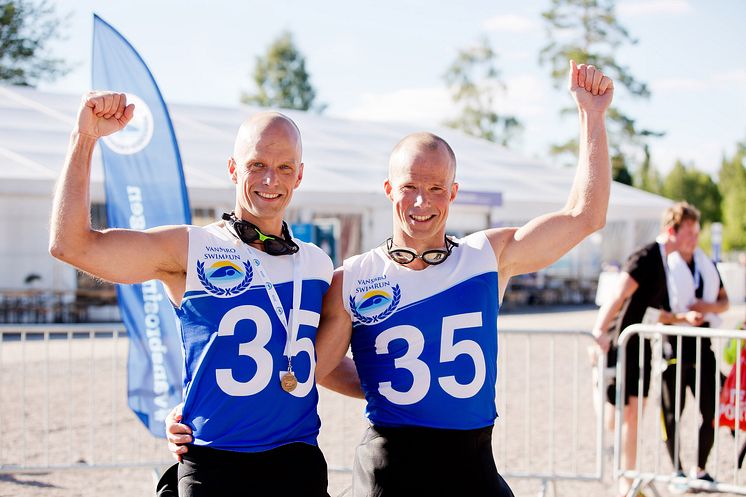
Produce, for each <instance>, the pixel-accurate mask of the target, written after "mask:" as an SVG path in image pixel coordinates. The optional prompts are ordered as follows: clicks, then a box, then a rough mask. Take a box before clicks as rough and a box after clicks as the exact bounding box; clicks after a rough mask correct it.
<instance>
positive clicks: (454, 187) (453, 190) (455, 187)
mask: <svg viewBox="0 0 746 497" xmlns="http://www.w3.org/2000/svg"><path fill="white" fill-rule="evenodd" d="M457 194H458V183H456V182H455V181H454V182H453V184H452V185H451V203H453V201H454V200H456V195H457Z"/></svg>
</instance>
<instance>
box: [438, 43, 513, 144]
mask: <svg viewBox="0 0 746 497" xmlns="http://www.w3.org/2000/svg"><path fill="white" fill-rule="evenodd" d="M443 79H444V80H445V82H446V85H447V86H448V89H449V91H450V93H451V99H452V100H453V102H454V103H455V104H457V105H458V106H459V107H460V114H459V116H458V117H456V118H455V119H452V120H449V121H446V123H445V124H446V126H449V127H451V128H455V129H460V130H462V131H464V132H465V133H467V134H469V135H472V136H477V137H479V138H484V139H485V140H489V141H492V142H496V143H500V144H501V145H506V146H507V145H509V143H510V141H511V140H512V139H513V138H514V137H515V135H516V134H517V133H518V132H519V131H520V129H521V123H520V121H519V120H518V119H517V118H516V117H515V116H511V115H506V114H504V115H500V114H498V112H497V110H496V105H497V104H496V98H497V96H498V94H499V93H500V92H503V91H505V85H504V83H503V82H502V81H501V79H500V71H499V70H498V68H497V53H496V52H495V51H494V50H493V49H492V47H491V46H490V43H489V41H488V40H487V38H481V39H480V40H479V42H478V43H477V44H476V45H474V46H472V47H469V48H465V49H463V50H460V51H459V53H458V55H457V56H456V59H455V60H454V61H453V62H452V63H451V65H450V66H449V67H448V69H447V70H446V72H445V74H444V75H443Z"/></svg>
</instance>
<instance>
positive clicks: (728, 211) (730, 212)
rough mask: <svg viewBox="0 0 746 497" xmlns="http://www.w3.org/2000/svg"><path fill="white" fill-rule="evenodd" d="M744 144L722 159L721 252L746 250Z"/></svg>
mask: <svg viewBox="0 0 746 497" xmlns="http://www.w3.org/2000/svg"><path fill="white" fill-rule="evenodd" d="M745 162H746V142H744V143H740V144H739V145H738V150H737V151H736V153H735V154H734V156H733V157H732V158H730V159H728V158H723V162H722V164H721V166H720V174H719V183H720V190H721V192H722V195H723V200H722V211H723V250H744V249H746V167H745V166H744V163H745Z"/></svg>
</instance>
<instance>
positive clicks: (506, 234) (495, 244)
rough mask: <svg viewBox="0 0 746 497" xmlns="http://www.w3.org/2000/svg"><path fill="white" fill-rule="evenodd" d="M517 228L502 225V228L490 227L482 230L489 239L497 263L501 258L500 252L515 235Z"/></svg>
mask: <svg viewBox="0 0 746 497" xmlns="http://www.w3.org/2000/svg"><path fill="white" fill-rule="evenodd" d="M517 231H518V228H515V227H503V228H490V229H488V230H485V231H484V234H485V236H486V237H487V240H489V242H490V245H491V246H492V250H493V251H494V252H495V258H496V259H497V262H498V265H500V263H501V260H502V257H501V255H502V253H503V251H504V250H505V247H506V246H507V245H508V244H509V243H510V241H511V240H512V239H513V238H514V237H515V234H516V232H517Z"/></svg>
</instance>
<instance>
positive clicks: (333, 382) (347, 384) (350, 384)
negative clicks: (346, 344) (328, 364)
mask: <svg viewBox="0 0 746 497" xmlns="http://www.w3.org/2000/svg"><path fill="white" fill-rule="evenodd" d="M318 383H319V385H321V386H322V387H324V388H328V389H329V390H332V391H334V392H337V393H341V394H342V395H347V396H348V397H354V398H356V399H364V398H365V395H364V394H363V388H362V387H361V386H360V377H359V376H358V375H357V368H356V367H355V363H354V362H353V361H352V359H350V358H349V357H343V358H342V361H341V362H340V363H339V365H338V366H337V367H336V368H335V369H334V371H332V372H331V373H329V374H328V375H326V376H325V377H324V378H323V379H321V380H319V382H318Z"/></svg>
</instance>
